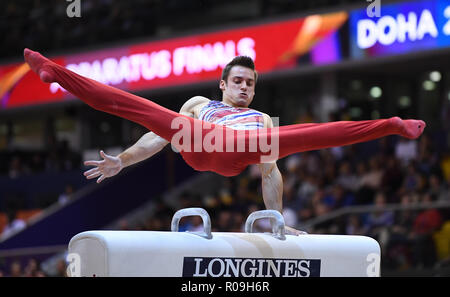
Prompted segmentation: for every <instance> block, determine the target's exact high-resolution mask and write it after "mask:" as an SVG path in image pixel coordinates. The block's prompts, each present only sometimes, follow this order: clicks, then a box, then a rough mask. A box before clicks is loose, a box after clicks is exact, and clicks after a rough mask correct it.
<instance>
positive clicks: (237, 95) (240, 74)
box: [219, 65, 256, 107]
mask: <svg viewBox="0 0 450 297" xmlns="http://www.w3.org/2000/svg"><path fill="white" fill-rule="evenodd" d="M255 83H256V81H255V72H254V71H253V70H252V69H250V68H247V67H244V66H240V65H236V66H233V67H232V68H231V70H230V73H229V75H228V78H227V81H224V80H221V81H220V85H219V86H220V89H221V90H222V93H223V94H222V101H224V103H226V104H228V105H231V106H234V107H248V106H249V105H250V103H251V102H252V101H253V97H254V96H255Z"/></svg>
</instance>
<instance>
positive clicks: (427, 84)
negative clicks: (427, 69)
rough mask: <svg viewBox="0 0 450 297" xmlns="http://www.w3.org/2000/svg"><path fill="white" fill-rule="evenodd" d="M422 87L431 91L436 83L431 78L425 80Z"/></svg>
mask: <svg viewBox="0 0 450 297" xmlns="http://www.w3.org/2000/svg"><path fill="white" fill-rule="evenodd" d="M422 87H423V89H424V90H425V91H433V90H434V89H435V88H436V84H435V83H434V82H433V81H431V80H425V81H424V82H423V84H422Z"/></svg>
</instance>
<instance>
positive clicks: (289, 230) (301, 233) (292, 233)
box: [284, 226, 308, 236]
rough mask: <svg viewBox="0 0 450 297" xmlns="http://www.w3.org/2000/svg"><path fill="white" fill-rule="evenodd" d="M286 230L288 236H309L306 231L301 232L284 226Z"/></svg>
mask: <svg viewBox="0 0 450 297" xmlns="http://www.w3.org/2000/svg"><path fill="white" fill-rule="evenodd" d="M284 230H285V232H286V234H287V235H297V236H298V235H305V234H308V233H306V232H305V231H300V230H297V229H294V228H292V227H289V226H284Z"/></svg>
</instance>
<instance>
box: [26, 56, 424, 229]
mask: <svg viewBox="0 0 450 297" xmlns="http://www.w3.org/2000/svg"><path fill="white" fill-rule="evenodd" d="M24 57H25V61H26V62H27V63H28V64H29V66H30V68H31V69H32V70H33V71H34V72H35V73H36V74H37V75H39V77H40V79H41V80H42V81H43V82H45V83H53V82H56V83H58V84H59V85H61V86H62V87H63V88H64V89H66V90H67V91H68V92H70V93H72V94H73V95H75V96H76V97H78V98H79V99H81V100H82V101H84V102H85V103H86V104H88V105H89V106H91V107H92V108H94V109H97V110H100V111H104V112H107V113H110V114H113V115H116V116H119V117H122V118H125V119H128V120H130V121H133V122H136V123H138V124H140V125H142V126H144V127H146V128H147V129H149V130H150V131H151V132H148V133H146V134H144V135H143V136H142V137H141V138H140V139H139V140H138V141H137V142H136V143H135V144H134V145H133V146H131V147H130V148H128V149H127V150H125V151H124V152H122V153H120V154H119V155H117V156H110V155H107V154H105V153H104V152H103V151H100V155H101V157H102V158H103V160H101V161H94V160H92V161H86V162H85V165H87V166H95V167H94V168H92V169H90V170H88V171H86V172H85V173H84V175H85V176H86V178H88V179H92V178H97V177H99V178H98V179H97V182H98V183H99V182H101V181H103V180H104V179H105V178H107V177H111V176H114V175H116V174H118V173H119V172H120V171H121V170H122V169H123V168H124V167H126V166H130V165H132V164H135V163H137V162H140V161H142V160H144V159H147V158H149V157H151V156H153V155H154V154H156V153H157V152H159V151H160V150H161V149H162V148H163V147H164V146H166V145H167V144H168V143H169V142H170V143H171V144H172V146H173V147H174V148H175V149H176V150H178V151H179V152H180V154H181V156H182V157H183V159H184V160H185V161H186V163H187V164H189V165H190V166H191V167H192V168H194V169H195V170H199V171H212V172H215V173H218V174H220V175H223V176H236V175H238V174H240V173H241V172H242V171H243V170H244V169H245V168H247V167H248V166H249V165H251V164H258V166H259V167H260V170H261V174H262V193H263V200H264V203H265V206H266V208H267V209H275V210H278V211H280V212H282V192H283V190H282V187H283V183H282V177H281V173H280V171H279V169H278V167H277V165H276V161H277V160H278V159H281V158H284V157H286V156H288V155H290V154H294V153H299V152H304V151H311V150H318V149H323V148H330V147H335V146H344V145H350V144H354V143H359V142H365V141H370V140H374V139H377V138H381V137H384V136H388V135H400V136H402V137H405V138H408V139H416V138H418V137H419V136H420V135H421V134H422V132H423V130H424V128H425V126H426V124H425V122H423V121H421V120H413V119H408V120H402V119H400V118H399V117H392V118H388V119H378V120H365V121H336V122H328V123H311V124H295V125H286V126H281V127H275V126H274V124H273V121H272V119H271V118H270V116H268V115H267V114H265V113H262V112H259V111H257V110H254V109H251V108H249V107H248V106H249V105H250V103H251V102H252V100H253V97H254V95H255V84H256V82H257V78H258V73H257V71H256V70H255V65H254V62H253V60H252V59H251V58H249V57H246V56H238V57H235V58H234V59H233V60H232V61H231V62H229V63H228V64H227V65H226V66H225V68H224V69H223V72H222V77H221V80H220V83H219V88H220V89H221V90H222V101H215V100H210V99H208V98H205V97H202V96H195V97H192V98H190V99H189V100H187V101H186V102H185V103H184V104H183V106H182V107H181V109H180V112H179V113H177V112H174V111H172V110H169V109H167V108H164V107H162V106H160V105H158V104H156V103H154V102H152V101H150V100H148V99H145V98H142V97H139V96H136V95H133V94H130V93H127V92H125V91H122V90H119V89H117V88H114V87H111V86H108V85H104V84H101V83H99V82H97V81H94V80H92V79H89V78H86V77H83V76H81V75H78V74H76V73H74V72H72V71H70V70H68V69H66V68H64V67H62V66H61V65H58V64H56V63H54V62H52V61H50V60H49V59H47V58H45V57H44V56H42V55H41V54H39V53H38V52H34V51H31V50H29V49H25V50H24ZM286 232H287V233H288V234H297V235H298V234H303V232H302V231H298V230H295V229H294V228H291V227H286Z"/></svg>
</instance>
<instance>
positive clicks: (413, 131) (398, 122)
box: [389, 117, 427, 139]
mask: <svg viewBox="0 0 450 297" xmlns="http://www.w3.org/2000/svg"><path fill="white" fill-rule="evenodd" d="M389 120H390V121H391V123H392V124H393V125H394V126H395V127H397V128H398V129H399V134H400V135H401V136H403V137H405V138H409V139H416V138H418V137H419V136H420V135H422V133H423V130H424V129H425V127H426V126H427V124H425V122H424V121H421V120H402V119H401V118H399V117H393V118H390V119H389Z"/></svg>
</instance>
